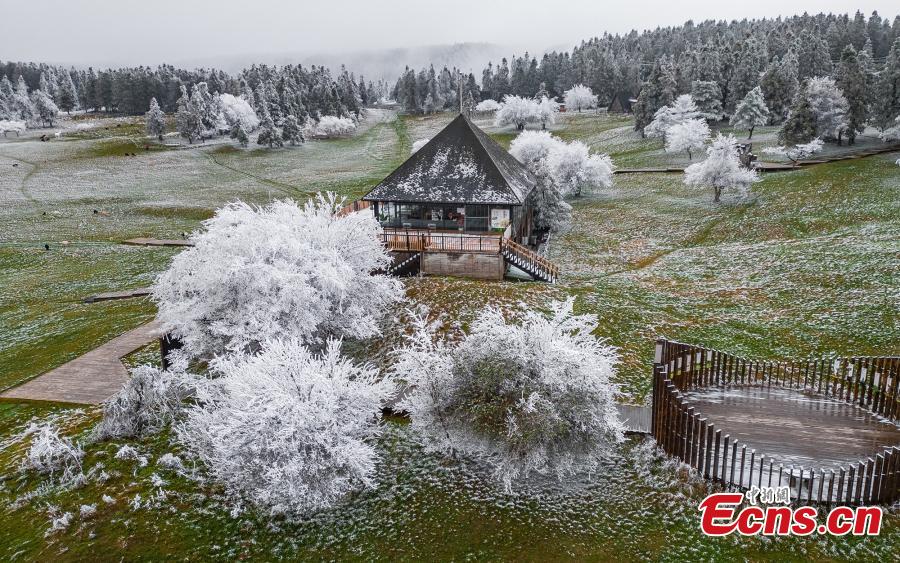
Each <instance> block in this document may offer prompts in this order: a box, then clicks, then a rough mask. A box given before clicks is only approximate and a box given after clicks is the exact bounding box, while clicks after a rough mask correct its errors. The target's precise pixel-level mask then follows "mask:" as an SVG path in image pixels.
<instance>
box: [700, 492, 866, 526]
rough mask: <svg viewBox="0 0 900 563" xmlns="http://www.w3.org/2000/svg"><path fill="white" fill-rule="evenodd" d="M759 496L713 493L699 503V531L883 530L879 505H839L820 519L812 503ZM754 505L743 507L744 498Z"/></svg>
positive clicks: (757, 494) (757, 493)
mask: <svg viewBox="0 0 900 563" xmlns="http://www.w3.org/2000/svg"><path fill="white" fill-rule="evenodd" d="M754 492H755V493H756V495H754V496H751V495H752V493H750V492H748V494H747V495H744V494H741V493H713V494H711V495H709V496H708V497H706V498H705V499H703V502H701V503H700V530H701V531H703V533H704V534H706V535H707V536H727V535H729V534H732V533H734V532H737V533H739V534H741V535H743V536H755V535H760V534H761V535H764V536H808V535H810V534H813V533H819V534H831V535H834V536H845V535H847V534H853V535H854V536H877V535H878V534H879V532H880V531H881V520H882V515H883V514H882V511H881V508H880V507H878V506H868V507H864V506H860V507H849V506H838V507H835V508H833V509H832V510H831V511H830V512H829V513H828V514H827V515H826V517H825V521H824V522H821V523H820V522H819V511H818V509H817V508H815V507H813V506H800V507H797V508H794V507H791V506H787V505H785V504H782V505H766V506H758V505H756V504H755V502H754V501H755V497H756V496H759V491H754ZM747 499H750V501H751V504H749V505H747V506H743V508H739V507H741V505H742V504H743V503H744V501H745V500H747Z"/></svg>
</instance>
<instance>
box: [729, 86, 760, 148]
mask: <svg viewBox="0 0 900 563" xmlns="http://www.w3.org/2000/svg"><path fill="white" fill-rule="evenodd" d="M768 122H769V108H767V107H766V100H765V98H764V97H763V93H762V89H761V88H760V87H759V86H757V87H756V88H754V89H752V90H750V91H749V92H747V95H746V96H744V99H743V100H741V101H740V102H739V103H738V105H737V107H735V108H734V114H732V116H731V121H730V123H731V125H732V126H734V127H736V128H740V129H747V130H748V134H747V138H748V139H751V138H753V130H754V129H756V128H757V127H761V126H763V125H765V124H766V123H768Z"/></svg>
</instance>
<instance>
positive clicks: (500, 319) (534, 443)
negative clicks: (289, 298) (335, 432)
mask: <svg viewBox="0 0 900 563" xmlns="http://www.w3.org/2000/svg"><path fill="white" fill-rule="evenodd" d="M573 303H574V299H573V298H570V299H569V300H567V301H565V302H560V303H552V304H551V306H550V313H549V315H546V316H545V315H543V314H540V313H538V312H535V311H528V312H526V313H525V315H524V318H522V319H521V321H518V322H516V321H510V320H507V319H506V318H504V315H503V313H502V312H501V311H500V310H499V309H494V308H491V309H487V310H485V311H483V312H482V313H481V314H480V315H479V316H478V317H477V318H476V319H475V320H474V322H472V323H471V325H470V328H469V331H468V333H467V334H465V335H463V336H462V338H461V339H460V340H459V341H458V342H452V343H451V342H449V341H448V340H446V339H441V338H438V336H437V334H436V330H435V329H436V328H437V327H436V326H434V324H430V323H429V322H428V321H427V320H426V319H425V318H424V317H422V316H419V317H418V318H417V319H416V320H415V322H414V332H413V333H412V334H411V335H410V336H408V337H407V345H406V346H405V347H402V348H400V349H399V350H397V351H396V362H395V364H394V367H393V373H394V375H395V376H396V377H398V378H400V379H403V380H405V381H406V382H407V383H408V384H410V385H411V387H410V392H409V393H408V394H407V395H406V396H405V397H404V398H403V400H402V401H401V403H400V407H401V408H402V409H404V410H405V411H407V412H409V414H410V419H411V422H412V426H413V428H414V429H415V430H416V431H418V432H419V434H420V435H421V436H422V437H423V439H424V443H425V444H426V447H427V448H429V449H430V450H432V451H436V452H440V453H443V454H447V455H460V454H461V455H466V456H471V457H474V458H476V459H479V460H482V461H484V462H486V463H489V464H491V465H493V467H494V469H495V475H496V477H497V478H498V479H499V481H500V482H501V483H503V485H504V486H505V487H506V488H507V490H509V489H511V487H512V484H513V483H514V482H515V481H517V480H519V479H524V478H527V477H528V476H529V475H530V474H532V473H538V474H543V475H548V474H549V475H556V476H558V477H560V478H563V477H564V476H566V475H569V474H571V473H574V472H577V471H594V470H596V469H598V468H599V466H598V463H599V458H600V456H601V455H602V454H603V453H604V452H606V451H608V449H609V448H610V447H611V445H612V444H614V443H616V442H619V441H621V440H622V432H623V428H622V424H621V422H620V420H619V417H618V412H617V409H616V406H615V399H614V398H615V393H616V387H615V385H614V384H613V383H612V378H613V375H614V373H615V365H616V363H617V361H618V360H617V357H616V352H615V349H614V348H612V347H611V346H609V345H607V344H606V343H605V342H603V341H599V340H597V339H596V338H595V337H594V336H593V335H592V332H593V331H594V330H596V329H597V318H596V317H595V316H593V315H574V314H573V311H572V309H573Z"/></svg>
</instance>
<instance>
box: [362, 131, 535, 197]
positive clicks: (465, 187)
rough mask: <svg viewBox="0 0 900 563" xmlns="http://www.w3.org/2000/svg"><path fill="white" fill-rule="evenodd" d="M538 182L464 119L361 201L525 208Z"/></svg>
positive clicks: (438, 137)
mask: <svg viewBox="0 0 900 563" xmlns="http://www.w3.org/2000/svg"><path fill="white" fill-rule="evenodd" d="M536 184H537V180H536V179H535V177H534V176H533V175H532V174H531V173H530V172H529V171H528V170H527V169H526V168H525V167H524V166H523V165H522V163H520V162H519V161H518V160H516V159H515V158H513V156H512V155H511V154H509V153H508V152H506V151H505V150H504V149H503V147H501V146H500V145H498V144H497V142H496V141H494V140H493V139H491V138H490V137H489V136H488V135H487V134H486V133H485V132H484V131H482V130H481V129H479V128H478V127H476V126H475V125H473V124H472V122H471V121H469V119H468V118H467V117H465V116H464V115H462V114H460V115H459V116H458V117H457V118H456V119H454V120H453V121H451V122H450V124H449V125H447V126H446V127H444V129H442V130H441V132H440V133H438V134H437V135H435V137H434V138H433V139H431V140H430V141H429V142H428V144H427V145H425V146H424V147H422V148H420V149H419V150H418V151H416V153H415V154H413V155H412V156H410V157H409V158H408V159H407V160H406V162H404V163H403V164H401V165H400V167H399V168H397V169H396V170H394V171H393V172H392V173H391V174H390V176H388V177H387V178H385V179H384V180H383V181H382V182H381V183H380V184H378V185H377V186H375V187H374V188H373V189H372V190H371V191H370V192H369V193H367V194H366V195H365V196H363V198H362V199H364V200H367V201H411V202H418V201H423V202H425V201H427V202H434V203H494V204H500V205H523V204H524V203H525V198H526V197H528V194H529V193H530V192H531V190H532V188H534V186H535V185H536Z"/></svg>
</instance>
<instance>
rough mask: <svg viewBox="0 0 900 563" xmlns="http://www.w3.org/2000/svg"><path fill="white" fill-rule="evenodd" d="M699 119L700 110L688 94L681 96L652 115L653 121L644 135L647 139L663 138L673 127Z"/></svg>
mask: <svg viewBox="0 0 900 563" xmlns="http://www.w3.org/2000/svg"><path fill="white" fill-rule="evenodd" d="M700 117H701V114H700V110H699V109H698V108H697V104H695V103H694V99H693V98H692V97H691V95H690V94H682V95H681V96H678V97H677V98H675V101H673V102H672V104H671V105H668V106H663V107H661V108H659V109H658V110H657V111H656V113H655V114H654V115H653V121H651V122H650V124H649V125H648V126H647V127H646V129H645V130H644V133H645V134H646V135H647V136H648V137H662V138H665V137H666V134H667V133H668V131H669V129H670V128H671V127H672V126H673V125H677V124H679V123H685V122H688V121H692V120H695V119H698V118H700Z"/></svg>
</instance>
